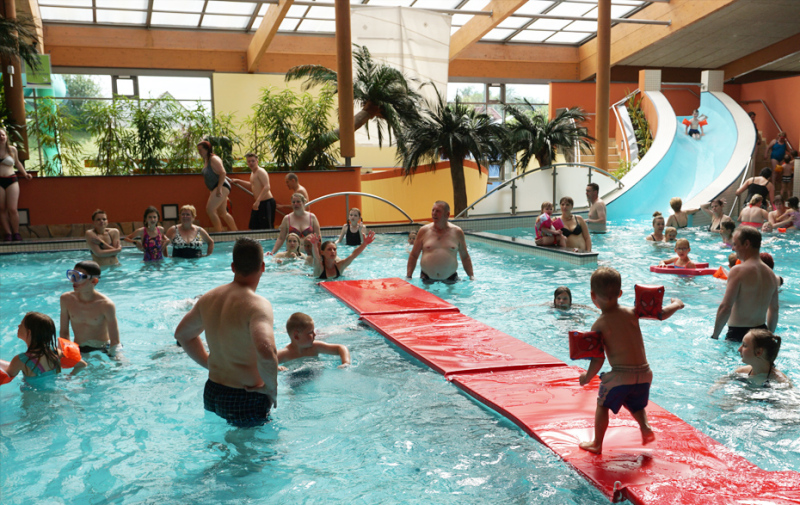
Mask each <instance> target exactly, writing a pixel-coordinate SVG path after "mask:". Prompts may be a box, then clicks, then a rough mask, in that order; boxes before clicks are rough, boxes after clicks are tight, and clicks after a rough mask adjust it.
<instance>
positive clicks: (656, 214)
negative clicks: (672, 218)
mask: <svg viewBox="0 0 800 505" xmlns="http://www.w3.org/2000/svg"><path fill="white" fill-rule="evenodd" d="M658 219H661V220H662V221H663V220H664V216H662V215H661V213H660V212H659V211H655V212H653V226H655V225H656V220H658Z"/></svg>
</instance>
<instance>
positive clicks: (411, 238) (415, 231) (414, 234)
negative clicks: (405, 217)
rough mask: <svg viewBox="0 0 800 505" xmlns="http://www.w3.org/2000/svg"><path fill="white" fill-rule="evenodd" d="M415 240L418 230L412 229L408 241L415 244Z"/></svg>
mask: <svg viewBox="0 0 800 505" xmlns="http://www.w3.org/2000/svg"><path fill="white" fill-rule="evenodd" d="M415 240H417V230H411V231H410V232H408V243H409V244H414V241H415Z"/></svg>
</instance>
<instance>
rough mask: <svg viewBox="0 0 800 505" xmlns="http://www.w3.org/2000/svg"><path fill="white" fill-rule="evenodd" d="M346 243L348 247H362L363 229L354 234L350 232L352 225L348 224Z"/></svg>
mask: <svg viewBox="0 0 800 505" xmlns="http://www.w3.org/2000/svg"><path fill="white" fill-rule="evenodd" d="M344 243H345V244H347V245H361V228H359V229H357V230H356V231H355V233H353V232H351V231H350V225H349V224H348V225H347V233H346V234H345V236H344Z"/></svg>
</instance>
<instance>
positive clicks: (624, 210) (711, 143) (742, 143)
mask: <svg viewBox="0 0 800 505" xmlns="http://www.w3.org/2000/svg"><path fill="white" fill-rule="evenodd" d="M646 94H647V96H648V98H649V99H650V101H651V102H652V103H653V105H654V108H655V110H656V113H657V115H658V133H657V135H656V138H655V140H654V142H653V146H652V147H651V149H650V150H649V151H648V152H647V154H646V155H645V156H644V157H643V158H642V160H641V161H640V162H639V164H638V165H637V166H636V167H634V168H633V169H632V170H631V171H630V172H629V173H628V174H627V175H626V176H625V177H624V178H623V179H622V182H623V184H624V188H623V189H622V190H620V191H617V192H615V193H612V194H611V195H609V196H608V197H607V198H606V201H607V204H608V217H609V219H610V220H614V221H617V222H619V221H621V220H624V219H632V218H634V219H639V218H643V217H650V216H652V214H653V212H654V211H660V212H661V213H662V214H664V215H669V200H670V199H671V198H673V197H676V196H677V197H680V198H681V199H682V200H683V201H684V208H687V209H688V208H697V207H699V205H700V204H701V203H704V202H707V201H709V200H710V199H712V198H715V197H717V196H719V195H721V194H723V193H724V192H726V191H729V190H730V188H731V187H732V186H733V185H735V184H737V182H738V180H739V177H740V176H741V173H742V171H743V170H744V169H745V168H747V165H748V163H749V161H750V156H751V154H752V150H753V148H754V146H755V129H754V128H753V125H752V122H751V121H750V120H749V119H748V118H747V113H746V112H745V111H744V110H743V109H742V108H741V107H739V105H738V104H736V102H735V101H734V100H733V99H731V98H730V97H728V96H727V95H725V94H724V93H716V92H715V93H711V92H703V93H702V94H701V96H700V114H703V115H705V116H707V118H708V119H707V121H708V125H707V126H705V127H704V130H705V135H703V136H702V137H701V138H700V139H699V140H695V139H693V138H692V137H690V136H688V135H686V133H685V130H686V126H685V125H684V124H683V122H682V121H683V119H685V118H686V117H676V116H675V113H674V111H673V109H672V107H671V106H670V104H669V102H668V101H667V100H666V98H665V97H664V95H663V94H662V93H659V92H647V93H646ZM728 204H729V205H730V202H728ZM698 216H699V215H698ZM698 224H699V223H698Z"/></svg>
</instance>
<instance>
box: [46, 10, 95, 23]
mask: <svg viewBox="0 0 800 505" xmlns="http://www.w3.org/2000/svg"><path fill="white" fill-rule="evenodd" d="M39 12H40V13H41V15H42V19H43V20H45V21H84V22H87V23H91V22H92V21H93V20H94V18H93V16H92V10H91V9H70V8H66V7H39Z"/></svg>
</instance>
